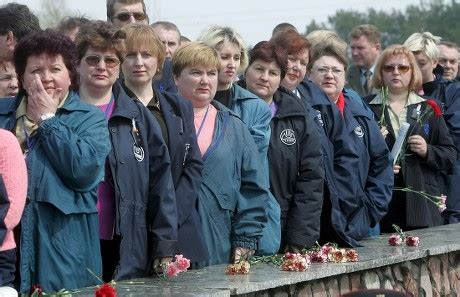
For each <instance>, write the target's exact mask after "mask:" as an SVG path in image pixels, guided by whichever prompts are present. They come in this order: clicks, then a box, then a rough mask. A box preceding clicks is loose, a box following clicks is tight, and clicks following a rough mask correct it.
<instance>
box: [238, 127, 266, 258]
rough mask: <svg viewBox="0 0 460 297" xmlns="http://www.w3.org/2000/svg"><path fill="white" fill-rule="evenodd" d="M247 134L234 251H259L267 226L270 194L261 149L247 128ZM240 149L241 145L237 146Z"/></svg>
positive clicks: (242, 129) (244, 137) (243, 131)
mask: <svg viewBox="0 0 460 297" xmlns="http://www.w3.org/2000/svg"><path fill="white" fill-rule="evenodd" d="M240 130H241V131H242V134H243V138H242V141H243V142H242V143H244V145H243V149H242V156H241V158H242V162H241V186H240V193H239V196H238V200H237V205H236V210H235V213H234V217H233V219H232V238H231V240H232V247H233V248H235V247H243V248H248V249H252V250H257V244H258V239H259V238H260V237H261V236H262V229H263V228H264V226H265V224H266V223H267V213H266V209H265V205H266V203H267V201H268V190H267V189H266V188H265V187H264V186H263V183H262V181H261V176H260V172H259V167H260V166H259V162H258V158H257V148H256V147H255V145H254V140H253V139H252V138H251V135H250V134H249V132H248V131H247V129H246V127H243V126H242V128H241V129H240ZM237 145H240V144H237Z"/></svg>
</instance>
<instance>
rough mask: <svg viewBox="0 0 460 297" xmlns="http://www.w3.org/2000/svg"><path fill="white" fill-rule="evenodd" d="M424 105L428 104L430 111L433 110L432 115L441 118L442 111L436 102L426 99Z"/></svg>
mask: <svg viewBox="0 0 460 297" xmlns="http://www.w3.org/2000/svg"><path fill="white" fill-rule="evenodd" d="M426 104H428V105H429V106H430V107H431V109H432V110H433V113H434V115H435V116H436V117H440V116H442V110H441V108H440V107H439V105H438V104H437V103H436V101H434V100H432V99H428V100H426Z"/></svg>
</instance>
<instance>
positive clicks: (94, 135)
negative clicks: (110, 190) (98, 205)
mask: <svg viewBox="0 0 460 297" xmlns="http://www.w3.org/2000/svg"><path fill="white" fill-rule="evenodd" d="M74 112H77V111H74ZM79 122H80V124H81V125H79V126H78V127H76V125H73V126H70V125H69V124H68V122H67V121H66V116H62V117H59V116H55V117H52V118H50V119H48V120H45V121H43V122H42V123H41V125H40V127H39V128H38V132H37V137H38V140H39V141H40V142H41V144H42V146H43V150H44V151H45V154H46V156H47V158H48V160H49V162H50V163H51V165H52V166H53V168H54V170H55V171H56V172H57V174H58V175H59V177H60V178H61V179H62V180H63V181H64V182H65V184H66V185H67V186H68V187H70V188H72V189H74V190H76V191H81V192H86V191H89V190H91V189H93V188H94V187H95V186H96V185H97V184H99V182H100V181H101V180H100V179H101V176H102V171H103V169H104V164H105V158H106V157H107V154H108V153H109V151H110V143H109V135H108V129H107V121H106V120H105V118H104V115H103V114H102V113H101V112H100V111H98V110H96V109H90V111H88V112H87V113H82V114H81V120H80V121H79Z"/></svg>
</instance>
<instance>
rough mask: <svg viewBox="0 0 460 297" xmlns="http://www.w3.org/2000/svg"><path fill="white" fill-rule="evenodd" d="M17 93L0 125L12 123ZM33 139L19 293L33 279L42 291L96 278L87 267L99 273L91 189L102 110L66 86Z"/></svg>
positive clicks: (98, 174)
mask: <svg viewBox="0 0 460 297" xmlns="http://www.w3.org/2000/svg"><path fill="white" fill-rule="evenodd" d="M22 95H23V94H22V93H20V94H18V97H17V98H21V99H17V100H16V102H14V101H11V104H10V106H9V108H7V109H2V110H0V127H2V128H5V129H8V130H10V131H11V130H13V129H14V128H15V125H16V109H17V106H18V105H19V102H20V100H22ZM19 124H20V123H19ZM31 142H32V146H31V148H30V149H29V153H28V155H27V159H26V161H27V168H28V172H29V184H28V193H27V198H28V203H27V204H26V206H25V209H24V214H23V217H22V220H21V241H20V250H21V258H20V273H21V285H20V291H21V292H22V293H26V292H29V290H30V288H31V286H32V285H33V284H40V285H41V286H42V288H43V290H44V291H46V292H55V291H59V290H60V289H62V288H66V289H70V290H72V289H77V288H81V287H86V286H91V285H94V284H97V283H98V281H97V280H96V279H94V277H93V276H92V275H91V274H90V273H88V270H87V269H90V270H91V271H92V272H94V273H95V274H100V273H101V256H100V247H99V223H98V214H97V209H96V187H97V185H98V184H99V182H100V181H101V179H102V175H103V168H104V161H105V158H106V156H107V154H108V152H109V150H110V144H109V141H108V131H107V123H106V121H105V118H104V115H103V114H102V113H101V112H100V111H99V110H98V109H97V108H96V107H94V106H90V105H88V104H86V103H84V102H82V101H80V99H79V97H78V95H77V94H75V93H73V92H71V93H70V94H69V96H68V97H67V99H66V102H65V104H64V106H63V107H62V108H59V109H58V110H57V112H56V116H55V117H53V118H50V119H48V120H45V121H44V122H43V123H42V124H41V125H40V127H39V128H38V130H37V131H36V133H35V134H34V135H33V136H32V137H31Z"/></svg>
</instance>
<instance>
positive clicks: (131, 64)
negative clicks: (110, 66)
mask: <svg viewBox="0 0 460 297" xmlns="http://www.w3.org/2000/svg"><path fill="white" fill-rule="evenodd" d="M121 69H122V71H123V75H124V78H125V81H126V83H127V84H128V85H145V84H151V83H152V79H153V77H154V76H155V74H157V69H158V58H157V57H156V56H154V55H152V54H151V52H150V51H148V50H147V49H141V50H137V51H132V52H128V53H127V54H126V57H125V60H124V61H123V64H122V65H121Z"/></svg>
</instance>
